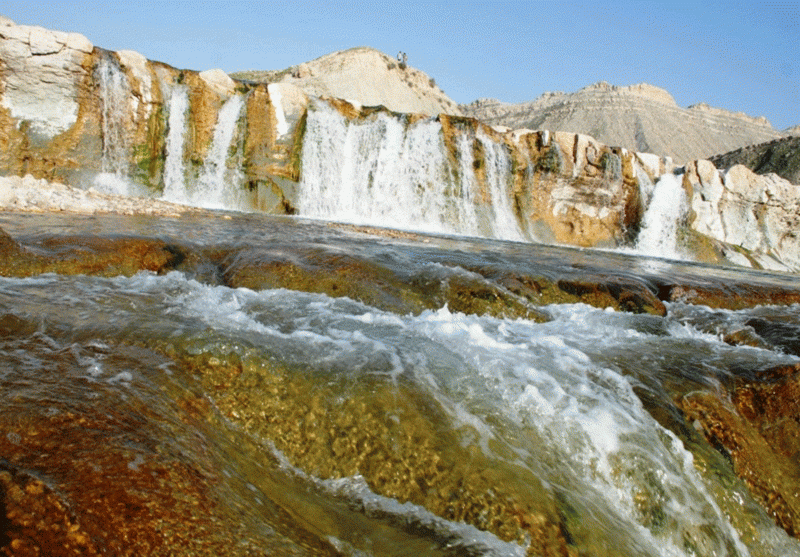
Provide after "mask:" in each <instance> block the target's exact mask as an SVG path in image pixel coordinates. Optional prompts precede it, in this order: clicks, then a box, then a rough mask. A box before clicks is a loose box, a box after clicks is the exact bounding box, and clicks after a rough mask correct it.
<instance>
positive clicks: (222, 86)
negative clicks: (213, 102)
mask: <svg viewBox="0 0 800 557" xmlns="http://www.w3.org/2000/svg"><path fill="white" fill-rule="evenodd" d="M200 79H202V80H203V81H204V82H205V83H206V85H208V86H209V87H210V88H211V89H212V90H213V91H214V92H215V93H217V94H218V95H220V96H224V97H229V96H231V95H232V94H233V90H234V89H235V88H236V83H235V82H234V81H233V80H232V79H231V78H230V77H229V76H228V74H226V73H225V72H224V71H222V70H220V69H215V70H206V71H204V72H200Z"/></svg>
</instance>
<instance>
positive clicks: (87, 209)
mask: <svg viewBox="0 0 800 557" xmlns="http://www.w3.org/2000/svg"><path fill="white" fill-rule="evenodd" d="M0 210H5V211H24V212H30V213H42V212H60V211H65V212H69V213H80V214H94V213H118V214H124V215H134V214H145V215H161V216H178V215H180V214H183V213H187V212H197V211H198V209H195V208H193V207H187V206H186V205H177V204H174V203H167V202H165V201H159V200H157V199H144V198H141V197H127V196H122V195H110V194H105V193H101V192H98V191H95V190H94V189H89V190H82V189H79V188H73V187H71V186H67V185H64V184H60V183H58V182H48V181H47V180H44V179H38V180H37V179H36V178H34V177H33V176H30V175H27V176H24V177H20V176H4V177H0Z"/></svg>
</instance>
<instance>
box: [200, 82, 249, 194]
mask: <svg viewBox="0 0 800 557" xmlns="http://www.w3.org/2000/svg"><path fill="white" fill-rule="evenodd" d="M243 106H244V99H243V97H242V96H240V95H233V96H232V97H230V98H229V99H228V100H227V101H225V104H223V105H222V108H220V110H219V114H218V115H217V124H216V125H215V126H214V136H213V139H212V141H211V147H209V150H208V154H207V155H206V159H205V162H204V163H203V168H202V169H201V170H200V175H199V176H198V178H197V184H196V185H195V188H194V192H193V193H192V194H191V195H190V196H189V203H190V204H192V205H197V206H199V207H205V208H207V209H239V208H241V207H242V203H241V200H240V198H239V191H240V186H241V182H242V172H241V169H240V168H239V167H238V166H237V165H234V166H232V167H230V168H229V166H228V157H229V151H230V149H231V142H232V141H233V138H234V135H235V133H236V126H237V122H238V120H239V115H240V114H241V111H242V107H243Z"/></svg>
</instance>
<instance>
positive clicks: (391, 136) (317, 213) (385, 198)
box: [299, 103, 523, 240]
mask: <svg viewBox="0 0 800 557" xmlns="http://www.w3.org/2000/svg"><path fill="white" fill-rule="evenodd" d="M479 140H480V141H481V142H482V144H483V145H484V150H485V151H486V153H487V156H486V159H487V162H486V166H487V170H486V174H487V181H488V182H489V188H490V190H491V193H490V195H491V197H492V201H494V200H495V199H496V200H498V203H497V204H495V203H493V204H492V205H493V207H492V209H491V215H490V216H489V221H490V223H489V226H488V227H482V226H481V225H480V222H479V219H478V212H477V210H476V201H477V190H478V184H477V180H476V178H475V174H474V169H473V167H472V162H471V161H472V152H471V148H470V139H469V138H468V137H467V136H466V135H464V134H460V135H459V136H458V138H457V142H458V143H457V149H458V151H459V155H460V160H459V161H458V168H457V169H453V168H452V167H451V163H450V162H449V161H448V160H447V157H446V156H445V153H446V147H445V145H444V139H443V136H442V127H441V124H440V123H439V122H437V121H436V120H434V119H427V120H420V121H417V122H414V123H411V124H406V123H405V122H404V121H402V120H401V119H398V118H396V117H394V116H390V115H387V114H385V113H379V114H377V115H376V116H375V117H374V118H372V119H369V120H364V121H355V122H350V121H348V120H347V118H345V117H344V116H342V115H341V114H339V113H338V112H337V111H336V110H334V109H333V108H331V107H330V106H327V105H326V104H324V103H318V104H317V105H316V107H315V108H314V109H312V110H310V111H309V115H308V120H307V123H306V136H305V143H304V145H303V177H302V184H301V187H300V200H299V209H300V214H301V215H303V216H309V217H315V218H323V219H331V220H340V221H345V222H357V223H361V224H373V225H379V226H391V227H395V228H406V229H409V228H410V229H414V230H422V231H427V232H441V233H450V234H464V235H485V234H488V235H493V236H494V237H497V238H503V239H511V240H519V239H522V237H523V236H522V234H521V232H520V230H519V227H518V225H516V223H515V222H514V216H513V212H512V211H511V208H510V202H509V200H508V185H507V180H508V174H509V167H510V164H509V160H508V154H507V153H505V151H503V149H502V147H501V146H499V145H497V144H496V143H494V142H493V141H491V140H490V139H488V138H485V137H484V138H480V139H479ZM453 176H459V180H458V181H455V180H454V179H453ZM487 228H488V230H487Z"/></svg>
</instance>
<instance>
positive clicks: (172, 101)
mask: <svg viewBox="0 0 800 557" xmlns="http://www.w3.org/2000/svg"><path fill="white" fill-rule="evenodd" d="M188 108H189V95H188V92H187V89H186V87H183V86H180V85H179V86H176V87H174V88H173V89H172V93H171V95H170V98H169V104H168V109H169V119H168V120H167V142H166V149H167V155H166V159H165V161H164V193H163V195H162V198H163V199H164V200H165V201H171V202H174V203H186V202H187V201H188V197H187V193H186V175H185V172H186V170H185V166H184V164H183V146H184V143H185V137H186V111H187V110H188Z"/></svg>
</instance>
